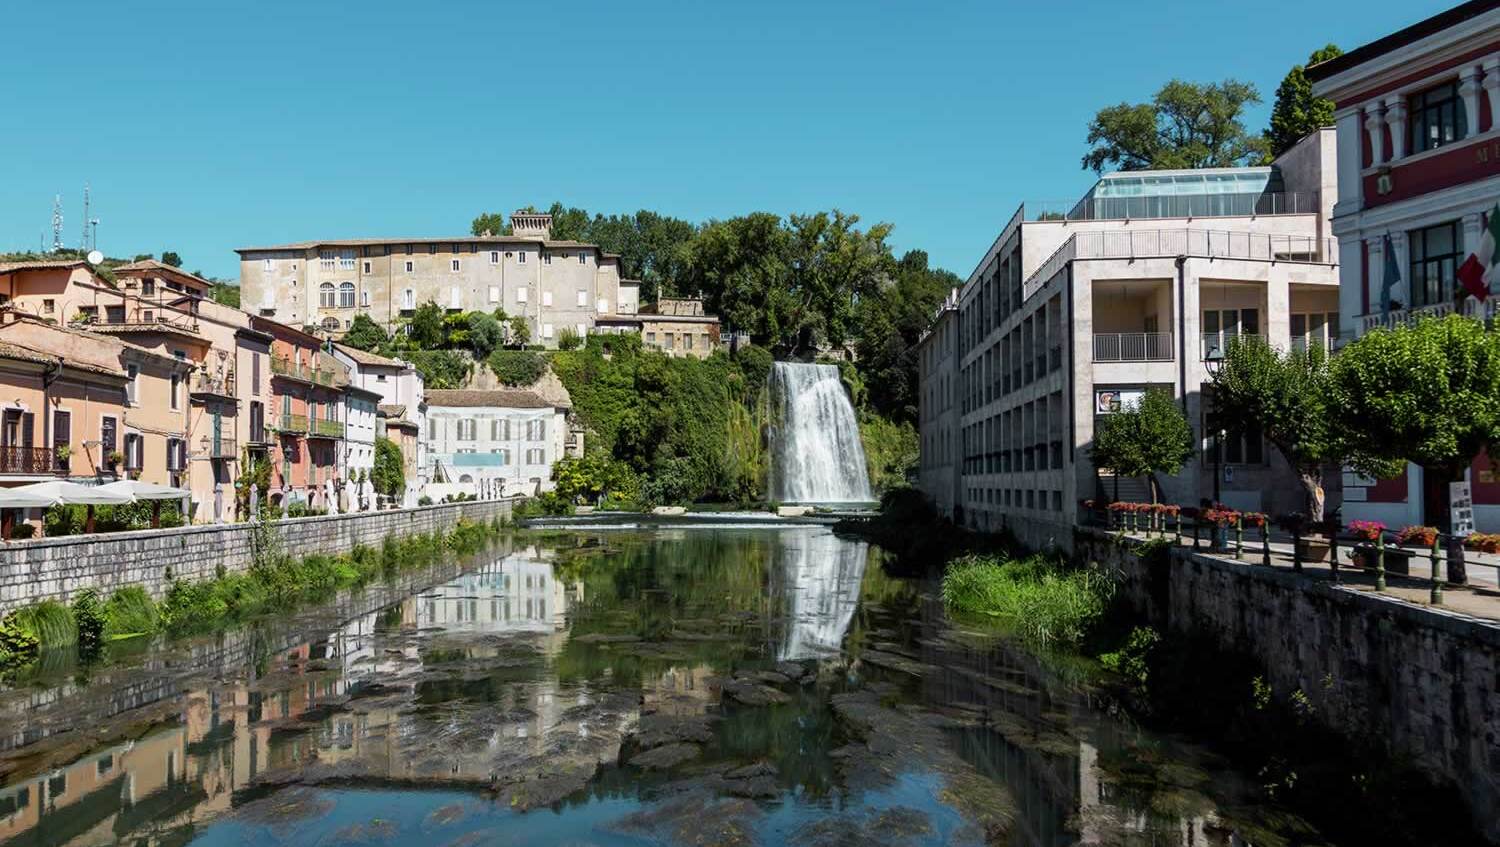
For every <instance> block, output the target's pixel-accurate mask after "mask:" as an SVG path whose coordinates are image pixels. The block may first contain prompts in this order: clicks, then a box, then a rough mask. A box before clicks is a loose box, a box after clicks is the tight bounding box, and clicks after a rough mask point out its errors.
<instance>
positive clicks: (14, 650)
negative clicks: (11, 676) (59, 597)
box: [0, 612, 38, 669]
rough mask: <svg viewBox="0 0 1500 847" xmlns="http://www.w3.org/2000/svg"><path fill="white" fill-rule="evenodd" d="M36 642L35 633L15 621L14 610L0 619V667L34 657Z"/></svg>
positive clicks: (18, 663)
mask: <svg viewBox="0 0 1500 847" xmlns="http://www.w3.org/2000/svg"><path fill="white" fill-rule="evenodd" d="M37 648H38V642H37V638H36V636H35V635H32V634H31V633H30V632H29V631H27V630H26V629H25V628H23V627H22V626H21V625H20V624H19V623H17V621H16V612H11V613H10V614H8V615H6V616H5V619H4V620H0V669H8V668H13V667H16V666H18V665H24V664H26V663H28V662H31V661H32V660H34V659H35V658H36V654H37Z"/></svg>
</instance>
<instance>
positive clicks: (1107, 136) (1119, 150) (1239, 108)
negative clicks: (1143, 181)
mask: <svg viewBox="0 0 1500 847" xmlns="http://www.w3.org/2000/svg"><path fill="white" fill-rule="evenodd" d="M1259 102H1260V93H1259V92H1258V91H1256V89H1255V86H1254V85H1252V84H1250V83H1247V82H1239V81H1236V80H1233V79H1226V80H1224V81H1223V82H1218V83H1214V82H1210V83H1196V82H1183V81H1182V80H1178V79H1174V80H1172V81H1171V82H1168V83H1167V84H1166V85H1164V86H1162V87H1161V90H1160V91H1158V92H1156V96H1155V97H1154V98H1153V99H1152V101H1151V102H1150V103H1134V104H1132V103H1120V104H1118V105H1115V106H1107V107H1105V108H1103V109H1100V110H1099V111H1098V113H1096V114H1095V115H1094V119H1093V120H1092V121H1090V122H1089V127H1088V142H1087V143H1088V144H1089V145H1090V147H1091V148H1092V149H1090V150H1089V152H1088V153H1086V154H1085V155H1084V157H1083V167H1084V169H1085V170H1090V169H1091V170H1093V171H1094V172H1095V173H1103V172H1104V171H1105V170H1106V169H1107V168H1111V169H1118V170H1127V171H1133V170H1143V169H1147V168H1225V167H1236V166H1239V165H1246V164H1254V163H1256V162H1259V161H1262V160H1263V159H1264V158H1265V154H1266V149H1267V148H1266V143H1265V141H1264V139H1262V138H1260V137H1259V136H1255V135H1252V134H1250V133H1249V132H1247V131H1246V130H1245V124H1244V121H1243V119H1242V113H1243V112H1244V109H1245V107H1246V106H1247V105H1250V104H1253V103H1259Z"/></svg>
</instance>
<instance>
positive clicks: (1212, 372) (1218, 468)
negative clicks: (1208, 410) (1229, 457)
mask: <svg viewBox="0 0 1500 847" xmlns="http://www.w3.org/2000/svg"><path fill="white" fill-rule="evenodd" d="M1203 366H1204V367H1205V368H1207V369H1208V375H1209V376H1210V377H1212V378H1213V381H1214V382H1215V383H1216V384H1217V383H1218V381H1219V373H1220V372H1221V371H1223V369H1224V353H1223V352H1222V351H1221V350H1220V349H1219V347H1218V345H1215V346H1213V347H1211V348H1209V350H1208V352H1207V353H1206V354H1205V355H1204V357H1203ZM1210 402H1212V395H1210ZM1210 417H1212V416H1210ZM1227 434H1228V433H1226V432H1225V431H1224V428H1223V427H1220V428H1219V429H1218V431H1217V432H1215V433H1214V499H1213V504H1214V505H1215V506H1217V505H1218V504H1219V483H1220V481H1221V480H1222V479H1223V478H1224V467H1223V466H1224V438H1225V437H1226V436H1227Z"/></svg>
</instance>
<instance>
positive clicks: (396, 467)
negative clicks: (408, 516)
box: [370, 437, 406, 497]
mask: <svg viewBox="0 0 1500 847" xmlns="http://www.w3.org/2000/svg"><path fill="white" fill-rule="evenodd" d="M370 484H371V485H373V486H375V492H376V493H377V494H384V495H386V496H388V497H400V496H401V492H403V491H405V490H406V461H405V458H404V457H403V456H402V455H401V447H400V446H399V445H397V444H396V442H394V441H392V440H390V439H389V438H385V437H377V438H376V439H375V464H374V466H373V467H371V468H370Z"/></svg>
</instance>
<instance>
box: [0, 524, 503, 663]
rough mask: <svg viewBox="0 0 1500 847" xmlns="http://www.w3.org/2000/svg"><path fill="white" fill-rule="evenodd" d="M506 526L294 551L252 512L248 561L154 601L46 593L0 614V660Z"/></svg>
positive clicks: (176, 625) (260, 603)
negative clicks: (61, 598)
mask: <svg viewBox="0 0 1500 847" xmlns="http://www.w3.org/2000/svg"><path fill="white" fill-rule="evenodd" d="M503 526H504V524H503V522H502V521H500V520H498V519H497V520H495V521H493V522H489V523H479V522H473V521H468V520H460V521H459V522H458V524H457V525H456V526H454V528H453V529H452V530H450V531H449V532H446V533H435V534H432V535H414V536H407V537H404V538H396V537H391V538H387V539H386V540H385V542H384V543H383V544H382V545H381V546H380V547H379V548H374V547H366V546H357V547H355V548H354V549H352V550H350V551H349V552H348V553H345V554H341V555H337V556H330V555H325V554H320V553H315V554H311V555H308V556H300V557H299V556H295V555H293V554H292V553H290V552H289V551H287V550H286V549H285V545H284V544H283V542H282V539H281V535H280V530H279V529H278V528H277V527H276V525H275V524H272V523H269V522H257V523H255V524H254V525H253V526H252V530H251V532H252V549H253V561H252V563H251V566H250V568H249V570H247V571H243V572H224V573H220V574H219V575H218V576H216V577H214V578H213V579H207V580H199V581H190V580H184V579H179V580H176V581H174V582H173V583H172V585H171V587H170V588H169V589H168V590H167V592H166V594H165V595H164V596H163V597H162V599H161V600H160V601H159V602H158V601H155V600H153V599H152V598H151V596H150V595H149V594H147V593H146V591H145V590H144V589H142V588H140V587H139V586H128V587H125V588H121V589H119V590H117V591H115V592H114V593H112V594H110V595H109V597H108V598H107V599H106V598H103V597H101V595H100V594H99V593H98V592H96V591H95V590H93V589H85V590H84V591H82V592H80V593H79V594H78V595H77V596H76V597H75V598H74V600H73V603H72V605H71V606H68V605H63V604H62V603H58V602H56V601H53V600H46V601H42V602H40V603H35V604H32V605H29V606H25V607H22V608H20V609H17V610H15V611H12V612H11V613H10V614H8V615H6V616H5V618H4V619H3V621H0V670H13V669H15V668H18V667H22V666H24V665H27V664H29V663H31V662H33V661H35V660H36V659H37V658H38V656H39V654H40V653H41V652H43V651H48V650H66V649H70V648H76V650H77V652H78V656H79V658H80V660H82V661H85V662H88V661H94V660H97V659H98V658H99V656H100V654H101V652H102V650H103V648H104V646H105V645H107V644H108V643H110V642H113V641H118V640H122V639H128V638H135V637H138V636H143V635H154V634H157V633H165V634H166V635H168V636H170V637H179V636H185V635H193V634H199V633H204V632H209V631H213V630H217V629H222V628H225V627H229V626H232V625H234V624H236V623H238V622H241V621H244V620H246V619H248V618H251V617H254V616H256V615H260V614H264V613H266V612H269V611H271V610H273V609H274V610H280V611H286V610H289V609H291V608H294V607H296V606H298V605H300V604H303V603H307V602H312V601H317V600H322V599H326V598H327V597H328V596H330V595H331V594H332V593H333V592H335V591H337V590H339V589H345V588H357V587H361V586H364V585H367V584H369V583H371V582H373V581H375V580H377V579H381V578H390V577H392V576H395V575H396V574H398V573H400V572H402V571H405V570H410V569H414V568H420V567H427V566H430V565H433V564H435V563H437V562H438V561H441V560H442V559H443V558H445V557H447V556H450V555H455V556H466V555H471V554H473V553H476V552H478V551H479V550H481V549H482V548H483V547H484V546H485V545H486V544H488V543H489V542H490V540H491V539H492V538H494V537H495V535H497V534H498V533H499V532H500V530H501V529H502V528H503Z"/></svg>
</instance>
